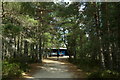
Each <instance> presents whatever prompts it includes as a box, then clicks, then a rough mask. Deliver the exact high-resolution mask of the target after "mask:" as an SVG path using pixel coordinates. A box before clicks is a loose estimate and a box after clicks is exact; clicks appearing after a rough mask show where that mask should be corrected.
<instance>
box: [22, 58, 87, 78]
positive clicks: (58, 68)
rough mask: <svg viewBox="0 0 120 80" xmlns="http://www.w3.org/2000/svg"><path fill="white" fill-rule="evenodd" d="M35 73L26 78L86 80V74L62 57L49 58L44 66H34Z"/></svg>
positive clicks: (44, 62) (45, 60)
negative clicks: (79, 79) (74, 79)
mask: <svg viewBox="0 0 120 80" xmlns="http://www.w3.org/2000/svg"><path fill="white" fill-rule="evenodd" d="M32 67H33V71H32V73H29V74H28V75H26V76H24V77H25V78H27V79H35V78H85V77H86V74H85V72H83V71H82V70H80V69H77V67H76V66H75V65H73V64H71V63H69V62H67V61H66V58H63V57H61V58H60V59H59V60H57V59H56V58H54V57H52V58H48V59H44V60H43V65H40V64H33V65H32Z"/></svg>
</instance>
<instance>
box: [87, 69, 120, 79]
mask: <svg viewBox="0 0 120 80" xmlns="http://www.w3.org/2000/svg"><path fill="white" fill-rule="evenodd" d="M119 77H120V73H118V72H115V71H111V70H101V71H97V72H92V73H91V74H90V75H89V76H88V78H115V79H116V80H117V79H118V78H119Z"/></svg>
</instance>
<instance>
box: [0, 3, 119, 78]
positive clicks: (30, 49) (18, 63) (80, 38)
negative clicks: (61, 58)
mask: <svg viewBox="0 0 120 80" xmlns="http://www.w3.org/2000/svg"><path fill="white" fill-rule="evenodd" d="M2 10H3V12H2V26H1V30H2V60H3V78H5V79H6V78H10V77H19V76H21V73H22V72H25V71H28V70H29V66H28V64H31V63H42V58H43V56H44V55H46V54H47V53H48V52H49V50H50V48H53V47H56V48H59V47H66V48H67V51H68V54H69V62H71V63H73V64H76V65H77V66H78V67H82V68H83V70H85V71H88V72H90V74H89V76H88V77H89V78H119V77H120V73H119V72H120V3H119V2H118V3H115V2H114V3H110V2H105V3H102V2H99V3H95V2H72V3H68V2H66V3H65V2H61V3H54V2H2ZM72 56H73V57H72Z"/></svg>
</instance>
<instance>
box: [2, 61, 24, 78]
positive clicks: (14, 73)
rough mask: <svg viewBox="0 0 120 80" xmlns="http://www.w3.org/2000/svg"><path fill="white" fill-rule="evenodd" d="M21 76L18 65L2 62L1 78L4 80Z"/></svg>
mask: <svg viewBox="0 0 120 80" xmlns="http://www.w3.org/2000/svg"><path fill="white" fill-rule="evenodd" d="M21 75H22V70H21V69H20V66H19V64H17V63H9V62H7V61H4V62H3V69H2V76H3V79H5V78H13V77H20V76H21Z"/></svg>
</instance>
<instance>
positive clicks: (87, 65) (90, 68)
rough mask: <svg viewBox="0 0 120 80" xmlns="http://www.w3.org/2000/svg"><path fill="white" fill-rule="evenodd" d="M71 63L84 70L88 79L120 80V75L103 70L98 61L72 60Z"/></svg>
mask: <svg viewBox="0 0 120 80" xmlns="http://www.w3.org/2000/svg"><path fill="white" fill-rule="evenodd" d="M69 62H71V63H73V64H75V65H77V67H78V68H80V69H82V70H83V71H85V72H86V74H87V76H88V77H87V79H88V80H89V79H90V80H92V79H93V78H99V79H100V78H101V79H106V78H109V79H110V78H111V79H113V80H120V79H119V78H120V73H119V72H117V71H112V70H101V68H100V65H99V63H98V61H91V60H81V59H76V60H75V59H70V60H69Z"/></svg>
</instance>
